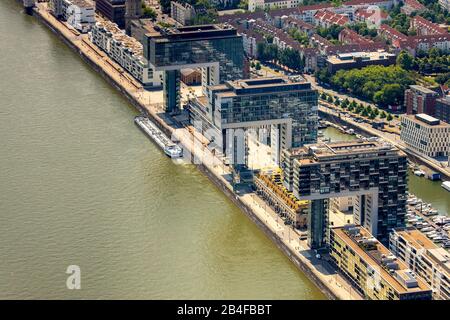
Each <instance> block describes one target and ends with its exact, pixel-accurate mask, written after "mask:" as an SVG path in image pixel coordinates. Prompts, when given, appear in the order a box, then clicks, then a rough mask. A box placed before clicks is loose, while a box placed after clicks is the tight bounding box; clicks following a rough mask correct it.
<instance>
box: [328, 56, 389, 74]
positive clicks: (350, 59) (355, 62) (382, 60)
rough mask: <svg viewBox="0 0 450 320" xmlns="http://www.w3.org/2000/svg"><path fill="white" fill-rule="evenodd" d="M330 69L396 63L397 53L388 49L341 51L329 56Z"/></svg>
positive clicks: (331, 70) (331, 71)
mask: <svg viewBox="0 0 450 320" xmlns="http://www.w3.org/2000/svg"><path fill="white" fill-rule="evenodd" d="M326 61H327V66H328V71H329V72H330V73H332V74H334V73H336V72H337V71H339V70H349V69H355V68H357V69H359V68H363V67H367V66H373V65H381V66H389V65H392V64H395V61H396V55H395V54H393V53H388V52H386V51H375V52H353V53H340V54H337V55H333V56H328V58H327V60H326Z"/></svg>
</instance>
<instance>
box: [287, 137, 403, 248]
mask: <svg viewBox="0 0 450 320" xmlns="http://www.w3.org/2000/svg"><path fill="white" fill-rule="evenodd" d="M281 168H282V169H283V179H284V184H285V186H286V188H288V190H290V191H292V192H293V193H294V195H295V196H296V197H297V198H299V199H300V200H310V201H311V209H310V217H309V220H308V221H309V226H308V233H309V235H308V241H309V245H310V246H311V247H313V248H321V247H324V246H326V240H327V239H326V238H327V233H328V231H327V230H328V229H329V226H328V210H329V208H328V207H329V199H330V198H336V197H353V199H354V203H353V215H354V221H355V223H356V224H359V225H362V226H363V227H366V228H367V229H369V230H370V232H371V233H372V234H373V235H374V236H376V237H377V239H379V240H380V241H381V242H383V243H386V244H387V243H388V240H389V232H390V231H391V230H392V229H394V228H398V227H404V226H405V213H406V191H407V161H406V154H404V153H403V152H401V151H400V150H398V149H397V148H395V147H393V146H391V145H390V144H383V143H381V142H368V141H366V142H364V141H347V142H333V143H329V144H325V143H321V144H315V145H307V146H305V147H303V148H297V149H290V150H284V151H283V153H282V161H281Z"/></svg>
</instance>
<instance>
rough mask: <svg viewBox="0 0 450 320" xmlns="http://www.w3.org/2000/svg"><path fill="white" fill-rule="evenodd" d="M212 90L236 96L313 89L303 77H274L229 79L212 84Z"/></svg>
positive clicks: (223, 95)
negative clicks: (215, 84) (220, 83)
mask: <svg viewBox="0 0 450 320" xmlns="http://www.w3.org/2000/svg"><path fill="white" fill-rule="evenodd" d="M210 90H211V91H216V92H217V96H218V97H236V96H238V95H249V94H259V95H260V94H268V93H274V92H275V93H279V92H283V91H297V90H311V84H310V83H309V82H306V81H305V80H304V79H303V78H295V79H294V78H292V77H291V78H287V77H274V78H258V79H246V80H236V81H227V82H226V83H225V84H222V85H217V86H211V87H210Z"/></svg>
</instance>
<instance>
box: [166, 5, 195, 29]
mask: <svg viewBox="0 0 450 320" xmlns="http://www.w3.org/2000/svg"><path fill="white" fill-rule="evenodd" d="M195 14H196V13H195V8H194V6H193V5H191V4H189V3H187V2H177V1H171V2H170V16H171V17H172V18H173V19H175V20H176V21H177V22H178V23H180V24H182V25H183V26H187V25H190V24H191V23H192V22H193V20H194V18H195Z"/></svg>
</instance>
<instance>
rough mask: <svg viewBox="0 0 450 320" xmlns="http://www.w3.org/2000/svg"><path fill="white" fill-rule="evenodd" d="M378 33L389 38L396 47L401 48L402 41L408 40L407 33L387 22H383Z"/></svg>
mask: <svg viewBox="0 0 450 320" xmlns="http://www.w3.org/2000/svg"><path fill="white" fill-rule="evenodd" d="M378 33H379V34H380V35H381V36H383V37H384V38H385V39H386V40H389V41H390V43H391V45H392V46H393V47H395V48H401V47H402V43H403V42H405V41H407V40H408V36H407V35H404V34H403V33H401V32H400V31H397V30H396V29H394V28H392V27H390V26H388V25H387V24H382V25H381V26H380V29H378Z"/></svg>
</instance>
